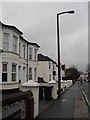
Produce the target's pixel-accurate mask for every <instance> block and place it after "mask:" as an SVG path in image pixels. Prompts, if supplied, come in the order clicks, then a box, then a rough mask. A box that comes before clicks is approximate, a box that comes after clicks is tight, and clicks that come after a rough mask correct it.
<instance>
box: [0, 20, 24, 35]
mask: <svg viewBox="0 0 90 120" xmlns="http://www.w3.org/2000/svg"><path fill="white" fill-rule="evenodd" d="M0 25H2V27H6V28H9V29H13V30H16V31H17V32H18V33H20V34H21V35H22V34H23V32H21V30H19V29H18V28H17V27H15V26H13V25H6V24H4V23H2V22H1V21H0Z"/></svg>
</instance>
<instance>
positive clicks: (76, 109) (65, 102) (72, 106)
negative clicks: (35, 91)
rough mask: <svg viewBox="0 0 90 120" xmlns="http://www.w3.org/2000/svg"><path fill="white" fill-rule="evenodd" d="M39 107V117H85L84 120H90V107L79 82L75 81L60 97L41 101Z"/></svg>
mask: <svg viewBox="0 0 90 120" xmlns="http://www.w3.org/2000/svg"><path fill="white" fill-rule="evenodd" d="M39 109H40V112H39V116H38V117H37V119H42V118H65V119H66V118H74V119H75V118H76V119H77V118H80V119H81V118H83V120H89V118H88V116H89V113H88V108H87V105H86V102H85V100H84V97H83V94H82V91H81V89H80V86H79V84H78V82H75V84H74V85H72V86H71V87H70V88H69V89H68V90H66V91H65V92H64V93H63V94H62V95H61V97H60V98H58V99H56V100H51V101H41V102H40V108H39ZM78 120H79V119H78Z"/></svg>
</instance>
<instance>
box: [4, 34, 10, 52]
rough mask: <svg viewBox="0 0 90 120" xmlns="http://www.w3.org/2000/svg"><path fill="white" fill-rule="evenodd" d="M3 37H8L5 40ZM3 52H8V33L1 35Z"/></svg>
mask: <svg viewBox="0 0 90 120" xmlns="http://www.w3.org/2000/svg"><path fill="white" fill-rule="evenodd" d="M5 35H7V36H8V37H7V39H5ZM5 47H6V48H5ZM3 50H4V51H8V50H9V33H3Z"/></svg>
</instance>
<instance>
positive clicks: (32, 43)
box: [20, 36, 40, 47]
mask: <svg viewBox="0 0 90 120" xmlns="http://www.w3.org/2000/svg"><path fill="white" fill-rule="evenodd" d="M20 38H21V39H22V40H23V41H25V42H26V43H28V44H31V45H35V46H37V47H40V46H39V45H38V44H37V43H34V42H29V41H27V40H26V39H25V38H24V37H23V36H20Z"/></svg>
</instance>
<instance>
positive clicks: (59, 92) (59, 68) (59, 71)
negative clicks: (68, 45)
mask: <svg viewBox="0 0 90 120" xmlns="http://www.w3.org/2000/svg"><path fill="white" fill-rule="evenodd" d="M65 13H69V14H73V13H74V11H73V10H72V11H66V12H61V13H58V14H57V47H58V96H60V95H61V63H60V62H61V61H60V57H61V56H60V42H59V15H61V14H65Z"/></svg>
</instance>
